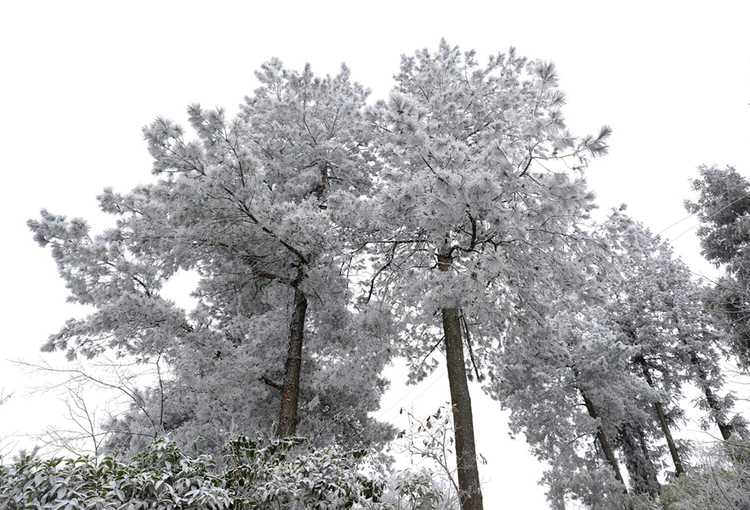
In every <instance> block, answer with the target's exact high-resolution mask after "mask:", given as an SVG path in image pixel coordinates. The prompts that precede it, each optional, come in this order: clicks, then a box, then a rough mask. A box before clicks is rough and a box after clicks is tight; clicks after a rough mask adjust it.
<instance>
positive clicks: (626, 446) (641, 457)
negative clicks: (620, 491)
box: [620, 423, 660, 498]
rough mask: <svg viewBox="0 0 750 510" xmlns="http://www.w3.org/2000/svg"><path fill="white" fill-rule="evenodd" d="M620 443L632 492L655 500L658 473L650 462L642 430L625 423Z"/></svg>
mask: <svg viewBox="0 0 750 510" xmlns="http://www.w3.org/2000/svg"><path fill="white" fill-rule="evenodd" d="M620 443H621V445H622V452H623V455H624V457H625V465H626V466H627V468H628V472H629V473H630V483H631V486H632V488H633V490H634V491H635V492H637V493H640V494H647V495H649V496H651V497H653V498H657V497H658V496H659V489H660V487H659V480H658V477H657V474H658V473H657V470H656V468H655V467H654V463H653V462H652V461H651V453H650V452H649V449H648V444H647V442H646V437H645V434H644V433H643V430H642V429H640V428H638V427H636V426H634V425H633V424H631V423H625V424H624V425H622V427H621V428H620Z"/></svg>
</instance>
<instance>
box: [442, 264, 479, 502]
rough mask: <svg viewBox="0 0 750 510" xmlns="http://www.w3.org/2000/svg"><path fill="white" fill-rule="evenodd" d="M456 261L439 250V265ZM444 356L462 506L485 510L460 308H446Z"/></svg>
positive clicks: (449, 265)
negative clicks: (446, 366) (462, 337)
mask: <svg viewBox="0 0 750 510" xmlns="http://www.w3.org/2000/svg"><path fill="white" fill-rule="evenodd" d="M452 264H453V259H452V257H451V255H450V254H438V268H439V269H440V270H441V271H449V270H450V269H451V266H452ZM442 315H443V333H444V334H445V357H446V363H447V365H448V382H449V384H450V391H451V404H452V409H453V422H454V424H455V436H456V463H457V464H458V488H459V494H458V497H459V500H460V502H461V510H483V508H484V505H483V503H482V488H481V486H480V484H479V469H478V467H477V453H476V446H475V444H474V418H473V416H472V410H471V395H470V394H469V382H468V379H467V377H466V363H465V361H464V349H463V341H462V339H461V322H460V315H459V311H458V308H443V310H442Z"/></svg>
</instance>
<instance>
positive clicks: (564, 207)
mask: <svg viewBox="0 0 750 510" xmlns="http://www.w3.org/2000/svg"><path fill="white" fill-rule="evenodd" d="M556 85H557V77H556V70H555V67H554V65H553V64H549V63H544V62H539V61H528V60H526V59H524V58H521V57H518V56H517V55H516V54H515V52H514V51H513V50H511V51H510V52H509V54H508V55H502V54H501V55H497V56H493V57H491V58H490V59H489V61H488V63H487V65H486V66H480V65H479V64H478V63H477V61H476V59H475V55H474V53H473V52H467V53H462V52H461V51H459V49H458V48H457V47H452V46H449V45H448V44H447V43H446V42H445V41H442V42H441V43H440V46H439V48H438V50H437V52H436V53H435V54H431V53H430V52H428V51H427V50H422V51H418V52H417V53H416V54H415V55H414V56H413V57H406V56H405V57H403V58H402V61H401V69H400V72H399V74H398V75H397V76H396V87H395V88H394V90H393V91H392V93H391V96H390V98H389V100H388V101H387V102H379V103H378V104H377V105H376V106H375V107H374V108H373V109H372V110H371V113H370V115H371V119H372V121H373V123H374V124H375V126H376V130H377V132H378V133H379V137H378V145H379V147H380V152H379V154H380V156H381V158H382V159H383V162H384V165H385V168H384V170H383V173H382V189H381V190H380V192H379V194H378V196H377V197H376V200H375V206H376V208H377V211H378V214H379V224H378V225H376V227H375V228H374V229H373V236H372V239H371V241H370V246H371V247H373V248H374V249H375V252H376V253H378V254H379V261H378V265H377V266H376V269H375V276H374V278H373V280H372V281H371V289H377V288H379V289H380V295H381V296H382V297H384V298H388V299H391V300H392V302H393V305H392V306H393V307H394V310H395V311H396V316H397V317H399V318H400V320H401V325H402V326H403V328H404V330H403V331H404V333H403V336H402V338H403V339H404V343H405V345H404V346H403V349H402V352H403V353H405V354H406V355H407V357H408V358H409V359H410V360H411V362H412V375H413V376H414V377H415V378H420V377H422V376H424V375H425V374H426V368H425V367H424V366H423V364H422V363H421V361H422V360H424V359H425V358H428V357H429V355H430V353H431V352H432V351H434V349H436V348H438V346H439V345H443V346H444V350H445V356H446V360H447V368H448V377H449V382H450V392H451V402H452V405H453V410H454V419H455V425H456V454H457V461H458V478H459V487H460V491H461V494H460V498H461V504H462V508H463V510H469V509H472V510H475V509H479V508H482V495H481V488H480V486H479V474H478V469H477V461H476V450H475V444H474V427H473V417H472V408H471V398H470V394H469V386H468V377H467V372H468V371H474V372H475V374H476V375H477V377H480V378H481V377H482V374H481V365H482V363H483V358H486V356H487V353H488V352H490V351H491V350H492V349H494V348H495V345H496V344H497V342H498V341H499V339H500V338H501V337H502V335H503V333H502V330H503V325H502V324H503V322H504V321H505V320H506V319H507V316H509V315H512V314H513V313H514V309H515V308H516V307H523V306H525V304H526V303H525V299H526V298H527V297H529V296H527V295H526V293H525V290H524V287H525V280H527V279H528V280H534V279H535V278H537V277H536V276H535V274H534V268H535V267H538V266H545V267H547V266H552V265H554V264H556V260H557V259H564V258H565V254H564V252H565V250H566V249H567V248H566V240H567V238H568V236H570V235H571V232H572V230H574V229H575V224H576V221H578V220H579V219H580V218H581V217H583V216H585V214H586V211H587V210H588V209H589V208H590V207H591V200H592V198H593V197H592V195H591V194H590V193H589V192H588V191H587V190H586V188H585V185H584V182H583V181H582V180H581V179H580V178H578V177H577V175H576V173H575V172H576V170H579V169H580V168H582V167H583V166H585V164H586V161H587V160H586V158H587V157H588V156H590V155H592V154H593V155H600V154H603V153H605V152H606V144H605V140H606V138H607V137H608V135H609V130H608V129H607V128H604V129H603V130H602V131H601V133H600V134H599V136H598V137H587V138H584V139H576V138H574V137H573V136H572V135H570V134H569V133H568V132H567V130H566V129H565V123H564V121H563V118H562V115H561V113H560V107H561V106H562V105H563V104H564V102H565V98H564V95H563V94H562V92H560V91H559V90H558V89H557V86H556ZM562 161H569V162H570V166H572V167H575V169H576V170H574V171H569V170H568V169H567V168H565V167H564V165H562V164H561V162H562ZM558 167H561V168H558ZM532 301H533V299H532Z"/></svg>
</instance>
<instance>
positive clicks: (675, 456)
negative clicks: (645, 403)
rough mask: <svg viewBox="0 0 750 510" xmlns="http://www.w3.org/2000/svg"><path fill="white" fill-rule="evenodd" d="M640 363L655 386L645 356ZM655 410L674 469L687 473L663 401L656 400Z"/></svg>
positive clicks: (676, 471)
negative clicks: (670, 428)
mask: <svg viewBox="0 0 750 510" xmlns="http://www.w3.org/2000/svg"><path fill="white" fill-rule="evenodd" d="M638 363H640V365H641V368H642V369H643V376H644V377H645V378H646V382H647V383H648V385H649V386H651V387H652V388H653V387H654V382H653V380H652V379H651V374H650V373H649V371H648V366H647V365H646V360H644V359H643V357H641V356H639V357H638ZM654 410H655V411H656V416H657V417H658V418H659V425H660V426H661V431H662V432H663V433H664V437H665V438H666V439H667V446H668V447H669V454H670V455H671V456H672V462H673V463H674V469H675V473H676V474H677V476H678V477H679V476H680V475H684V474H685V468H684V467H683V465H682V460H681V459H680V453H679V452H678V451H677V445H676V444H675V442H674V439H673V438H672V432H671V431H670V430H669V423H667V417H666V414H665V413H664V407H663V406H662V404H661V402H658V401H657V402H654Z"/></svg>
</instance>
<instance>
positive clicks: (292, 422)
mask: <svg viewBox="0 0 750 510" xmlns="http://www.w3.org/2000/svg"><path fill="white" fill-rule="evenodd" d="M301 280H302V277H301V274H300V275H298V277H297V280H296V284H295V285H294V309H293V311H292V320H291V321H290V323H289V348H288V349H287V354H286V363H285V364H284V387H283V388H282V390H281V411H280V416H279V428H278V436H279V437H282V438H283V437H289V436H293V435H295V433H296V432H297V402H298V400H299V379H300V371H301V368H302V340H303V337H304V334H305V314H306V312H307V297H305V294H304V292H302V290H300V288H299V282H300V281H301Z"/></svg>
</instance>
